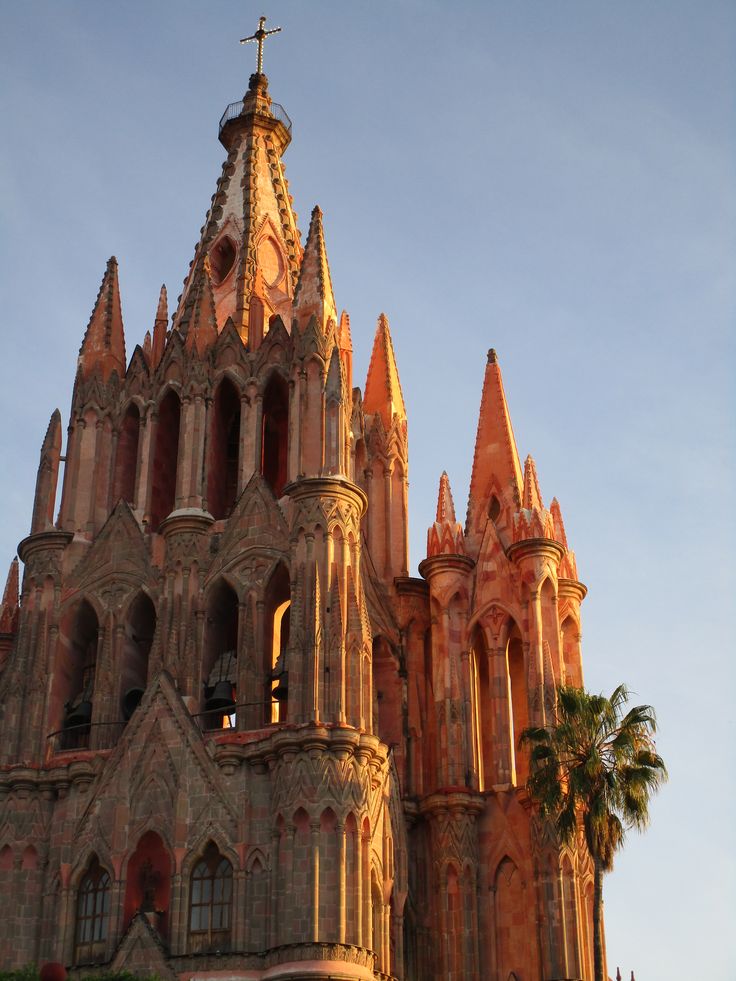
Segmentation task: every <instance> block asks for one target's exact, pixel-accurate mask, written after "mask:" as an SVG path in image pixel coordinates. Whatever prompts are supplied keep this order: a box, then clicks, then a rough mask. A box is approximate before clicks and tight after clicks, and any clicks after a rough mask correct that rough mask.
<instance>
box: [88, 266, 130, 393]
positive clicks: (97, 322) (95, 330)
mask: <svg viewBox="0 0 736 981" xmlns="http://www.w3.org/2000/svg"><path fill="white" fill-rule="evenodd" d="M125 363H126V362H125V333H124V331H123V314H122V311H121V309H120V287H119V285H118V261H117V259H116V258H115V256H111V258H110V259H108V261H107V268H106V270H105V275H104V276H103V277H102V285H101V286H100V291H99V293H98V294H97V300H96V301H95V306H94V310H93V311H92V316H91V317H90V320H89V324H88V325H87V330H86V332H85V334H84V340H83V341H82V347H81V348H80V351H79V361H78V364H79V368H80V369H81V372H82V375H83V376H84V377H85V378H87V377H89V375H91V374H92V372H93V371H94V370H95V369H97V370H99V371H100V373H101V375H102V380H103V381H107V380H108V378H109V377H110V375H111V374H112V373H113V371H116V372H117V373H118V377H119V378H122V377H123V376H124V375H125Z"/></svg>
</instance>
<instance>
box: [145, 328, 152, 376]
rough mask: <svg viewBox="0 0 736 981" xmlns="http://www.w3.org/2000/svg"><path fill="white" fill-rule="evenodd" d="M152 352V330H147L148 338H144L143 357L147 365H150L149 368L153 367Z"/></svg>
mask: <svg viewBox="0 0 736 981" xmlns="http://www.w3.org/2000/svg"><path fill="white" fill-rule="evenodd" d="M152 352H153V347H152V345H151V332H150V330H147V331H146V336H145V337H144V338H143V357H144V358H145V359H146V363H147V364H148V366H149V368H150V366H151V355H152Z"/></svg>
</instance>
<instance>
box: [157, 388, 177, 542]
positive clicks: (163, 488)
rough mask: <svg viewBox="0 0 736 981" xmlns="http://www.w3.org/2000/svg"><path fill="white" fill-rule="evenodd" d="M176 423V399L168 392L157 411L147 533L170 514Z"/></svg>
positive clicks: (174, 497)
mask: <svg viewBox="0 0 736 981" xmlns="http://www.w3.org/2000/svg"><path fill="white" fill-rule="evenodd" d="M180 421H181V405H180V403H179V396H178V395H177V394H176V392H174V391H172V390H169V392H168V394H167V395H166V398H164V400H163V401H162V402H161V405H160V406H159V407H158V422H157V425H156V449H155V452H154V457H153V487H152V490H151V531H156V530H157V529H158V526H159V525H160V524H161V522H162V521H163V520H164V518H166V517H168V515H169V514H171V512H172V511H173V510H174V504H175V501H176V467H177V460H178V457H179V425H180Z"/></svg>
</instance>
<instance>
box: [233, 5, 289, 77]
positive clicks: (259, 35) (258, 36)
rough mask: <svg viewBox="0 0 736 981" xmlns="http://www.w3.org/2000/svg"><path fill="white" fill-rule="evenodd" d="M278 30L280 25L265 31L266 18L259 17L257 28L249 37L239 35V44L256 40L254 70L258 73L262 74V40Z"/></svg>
mask: <svg viewBox="0 0 736 981" xmlns="http://www.w3.org/2000/svg"><path fill="white" fill-rule="evenodd" d="M280 30H281V28H280V27H274V28H273V30H271V31H267V30H266V18H265V17H261V18H260V20H259V21H258V30H257V31H256V32H255V34H252V35H251V36H250V37H241V39H240V43H241V44H247V43H248V41H257V42H258V67H257V69H256V71H257V72H258V74H259V75H262V74H263V42H264V41H265V40H266V38H267V37H269V36H270V35H271V34H278V32H279V31H280Z"/></svg>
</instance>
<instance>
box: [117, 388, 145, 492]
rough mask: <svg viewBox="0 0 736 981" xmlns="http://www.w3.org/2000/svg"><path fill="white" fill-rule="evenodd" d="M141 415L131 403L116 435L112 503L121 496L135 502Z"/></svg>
mask: <svg viewBox="0 0 736 981" xmlns="http://www.w3.org/2000/svg"><path fill="white" fill-rule="evenodd" d="M140 426H141V417H140V413H139V412H138V406H137V405H135V403H131V404H130V405H129V406H128V410H127V412H126V413H125V417H124V418H123V424H122V426H121V427H120V435H119V437H118V448H117V453H116V456H115V482H114V485H113V494H112V500H113V504H117V502H118V501H119V500H120V499H121V498H122V499H123V500H124V501H127V502H128V504H131V505H132V504H134V503H135V478H136V470H137V467H138V439H139V435H140Z"/></svg>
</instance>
